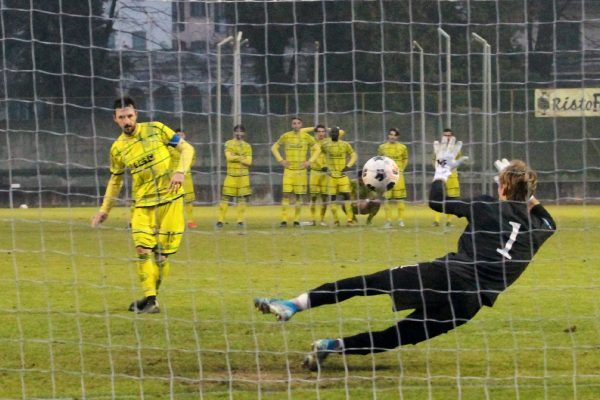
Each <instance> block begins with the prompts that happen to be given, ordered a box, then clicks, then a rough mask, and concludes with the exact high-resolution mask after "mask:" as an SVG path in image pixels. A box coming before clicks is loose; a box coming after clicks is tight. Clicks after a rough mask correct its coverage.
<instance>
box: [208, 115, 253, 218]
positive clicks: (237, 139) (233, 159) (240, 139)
mask: <svg viewBox="0 0 600 400" xmlns="http://www.w3.org/2000/svg"><path fill="white" fill-rule="evenodd" d="M245 135H246V128H244V125H236V126H234V127H233V139H230V140H228V141H227V142H225V159H226V160H227V176H226V177H225V181H224V182H223V197H222V198H221V203H219V215H218V219H217V224H216V227H217V228H219V229H220V228H222V227H223V224H224V223H225V215H226V214H227V209H228V208H229V205H230V204H233V202H234V200H237V226H238V227H239V228H243V227H244V226H245V222H244V221H245V217H246V206H247V204H248V199H249V198H250V195H251V194H252V189H251V188H250V166H251V165H252V146H251V145H250V144H249V143H247V142H246V141H245V140H244V136H245Z"/></svg>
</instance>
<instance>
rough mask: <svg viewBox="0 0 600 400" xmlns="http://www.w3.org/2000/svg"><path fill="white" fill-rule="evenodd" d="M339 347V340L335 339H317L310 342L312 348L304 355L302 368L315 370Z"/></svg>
mask: <svg viewBox="0 0 600 400" xmlns="http://www.w3.org/2000/svg"><path fill="white" fill-rule="evenodd" d="M338 349H339V342H338V341H337V340H335V339H319V340H317V341H316V342H313V344H312V350H311V352H310V353H308V354H307V355H306V356H304V361H303V363H302V365H303V366H304V368H306V369H308V370H311V371H317V370H319V369H320V368H321V367H322V366H323V362H324V361H325V359H326V358H327V357H329V355H330V354H331V353H333V352H335V351H337V350H338Z"/></svg>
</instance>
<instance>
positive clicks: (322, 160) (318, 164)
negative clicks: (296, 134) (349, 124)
mask: <svg viewBox="0 0 600 400" xmlns="http://www.w3.org/2000/svg"><path fill="white" fill-rule="evenodd" d="M345 134H346V132H345V131H344V130H343V129H340V137H339V138H340V140H341V139H342V138H343V137H344V135H345ZM315 139H316V138H315ZM316 140H317V143H319V146H323V143H325V142H327V141H328V140H331V139H330V138H328V137H324V138H323V139H321V140H319V139H316ZM310 154H311V156H312V154H313V150H312V149H311V153H310ZM326 166H327V157H326V156H325V153H323V152H321V153H320V154H319V156H318V157H317V159H316V160H315V161H313V162H312V163H311V164H310V169H313V170H316V171H321V170H322V169H323V168H325V167H326Z"/></svg>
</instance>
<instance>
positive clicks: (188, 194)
mask: <svg viewBox="0 0 600 400" xmlns="http://www.w3.org/2000/svg"><path fill="white" fill-rule="evenodd" d="M183 191H184V193H185V194H184V195H183V201H184V202H185V203H190V202H192V201H194V200H196V192H195V190H194V181H193V179H192V174H191V173H189V172H188V173H187V174H185V178H184V179H183Z"/></svg>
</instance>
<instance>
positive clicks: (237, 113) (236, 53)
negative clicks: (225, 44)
mask: <svg viewBox="0 0 600 400" xmlns="http://www.w3.org/2000/svg"><path fill="white" fill-rule="evenodd" d="M242 34H243V33H242V32H238V33H237V35H236V37H235V44H234V46H233V125H234V126H235V125H238V124H240V123H241V122H242V65H241V56H240V47H241V44H242Z"/></svg>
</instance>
